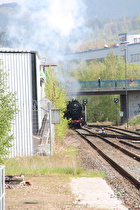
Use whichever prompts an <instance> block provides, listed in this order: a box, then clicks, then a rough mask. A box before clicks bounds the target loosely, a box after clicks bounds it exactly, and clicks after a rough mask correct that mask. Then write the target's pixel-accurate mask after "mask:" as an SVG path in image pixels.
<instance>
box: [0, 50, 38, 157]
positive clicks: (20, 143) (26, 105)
mask: <svg viewBox="0 0 140 210" xmlns="http://www.w3.org/2000/svg"><path fill="white" fill-rule="evenodd" d="M0 60H1V61H2V64H1V68H3V69H4V70H5V71H7V72H8V73H9V87H10V91H11V92H16V96H17V99H18V101H17V105H18V109H19V112H18V114H17V116H16V119H15V122H14V125H13V134H14V140H13V142H12V144H13V146H12V147H11V148H10V155H9V157H17V156H31V155H33V150H34V148H33V135H34V134H36V133H37V131H38V129H39V126H40V125H41V118H39V116H38V109H37V107H36V104H38V101H39V100H40V90H39V89H40V76H39V66H40V59H39V55H38V53H37V52H35V51H18V50H11V49H0ZM33 112H34V113H35V114H33ZM33 122H36V123H35V126H34V125H33Z"/></svg>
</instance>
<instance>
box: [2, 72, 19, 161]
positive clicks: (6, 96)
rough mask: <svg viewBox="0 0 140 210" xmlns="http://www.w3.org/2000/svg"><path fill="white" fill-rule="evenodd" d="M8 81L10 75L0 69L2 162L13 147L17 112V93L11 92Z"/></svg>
mask: <svg viewBox="0 0 140 210" xmlns="http://www.w3.org/2000/svg"><path fill="white" fill-rule="evenodd" d="M7 81H8V75H7V74H6V73H5V72H4V70H3V69H0V162H2V160H3V159H4V157H5V156H6V155H7V154H8V153H9V152H8V148H9V147H11V146H12V143H11V141H12V140H13V134H12V124H13V120H14V117H15V115H16V112H17V108H16V97H15V93H12V92H10V91H9V88H8V85H7V83H8V82H7Z"/></svg>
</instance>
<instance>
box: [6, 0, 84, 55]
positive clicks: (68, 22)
mask: <svg viewBox="0 0 140 210" xmlns="http://www.w3.org/2000/svg"><path fill="white" fill-rule="evenodd" d="M85 11H86V9H85V5H84V4H83V2H82V0H65V1H64V0H22V1H20V2H19V9H18V14H17V15H16V16H15V17H14V18H13V19H12V20H11V22H10V26H9V31H8V32H9V37H8V38H9V40H10V41H9V42H10V45H11V47H15V48H20V49H28V50H37V51H39V52H43V53H44V52H46V53H47V54H48V55H49V56H54V57H59V56H60V55H61V54H62V51H63V49H66V48H67V46H68V44H69V43H70V42H72V41H73V40H75V41H79V40H80V39H82V38H83V37H84V31H85V28H84V15H85Z"/></svg>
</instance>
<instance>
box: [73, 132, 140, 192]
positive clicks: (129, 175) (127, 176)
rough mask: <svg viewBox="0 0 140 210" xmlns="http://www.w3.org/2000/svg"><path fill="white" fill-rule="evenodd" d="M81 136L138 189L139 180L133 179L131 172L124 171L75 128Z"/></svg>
mask: <svg viewBox="0 0 140 210" xmlns="http://www.w3.org/2000/svg"><path fill="white" fill-rule="evenodd" d="M75 131H76V132H77V133H78V134H79V135H80V136H81V137H82V138H84V139H85V140H86V141H87V143H88V144H89V145H90V146H91V147H92V148H94V149H95V150H96V151H97V152H98V153H99V154H100V155H101V156H102V157H103V158H104V159H105V160H106V161H107V162H108V163H109V164H110V165H111V166H112V167H113V168H114V169H115V170H116V171H118V172H119V173H120V174H121V175H122V176H124V177H125V178H126V179H128V180H129V181H130V182H131V183H133V184H134V185H135V187H136V188H137V189H140V182H139V181H138V180H137V179H135V178H134V177H133V176H132V175H131V174H129V173H128V172H127V171H125V170H124V169H123V168H122V167H121V166H119V165H118V164H117V163H116V162H114V161H113V160H112V159H111V158H110V157H108V156H107V155H106V154H105V153H103V152H102V151H101V150H100V149H99V148H98V147H97V146H95V145H94V144H93V143H92V142H91V141H90V140H89V139H87V138H86V137H85V136H84V135H83V134H81V133H80V132H78V131H77V130H75Z"/></svg>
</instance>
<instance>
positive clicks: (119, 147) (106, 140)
mask: <svg viewBox="0 0 140 210" xmlns="http://www.w3.org/2000/svg"><path fill="white" fill-rule="evenodd" d="M82 130H85V131H87V132H89V133H91V134H92V133H93V132H91V131H89V130H87V129H85V128H82ZM93 134H94V135H95V136H97V137H98V138H100V139H102V140H103V141H105V142H107V143H108V144H110V145H111V146H113V147H115V148H117V149H119V150H120V151H121V152H123V153H124V154H126V155H128V156H129V157H132V158H133V159H135V160H137V161H138V162H140V156H139V155H136V154H134V153H132V152H130V151H128V150H127V149H124V148H122V147H121V146H119V145H117V144H115V143H113V142H111V141H109V140H108V139H106V138H104V137H103V136H101V135H99V134H95V133H93Z"/></svg>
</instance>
